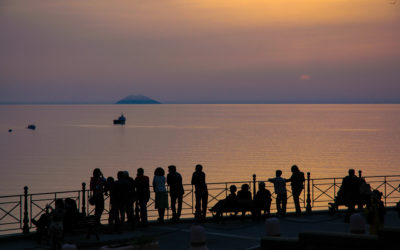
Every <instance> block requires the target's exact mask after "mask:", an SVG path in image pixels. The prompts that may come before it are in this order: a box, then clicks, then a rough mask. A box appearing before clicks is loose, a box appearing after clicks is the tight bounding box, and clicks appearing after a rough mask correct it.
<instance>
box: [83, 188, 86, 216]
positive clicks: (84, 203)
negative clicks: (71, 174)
mask: <svg viewBox="0 0 400 250" xmlns="http://www.w3.org/2000/svg"><path fill="white" fill-rule="evenodd" d="M82 214H83V215H84V216H86V183H84V182H82Z"/></svg>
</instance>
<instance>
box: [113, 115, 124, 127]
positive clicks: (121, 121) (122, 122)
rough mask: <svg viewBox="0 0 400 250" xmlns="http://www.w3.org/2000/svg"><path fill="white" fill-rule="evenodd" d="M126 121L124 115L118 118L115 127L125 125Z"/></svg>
mask: <svg viewBox="0 0 400 250" xmlns="http://www.w3.org/2000/svg"><path fill="white" fill-rule="evenodd" d="M125 121H126V118H125V116H124V114H121V116H120V117H118V119H116V120H114V125H115V124H119V125H125Z"/></svg>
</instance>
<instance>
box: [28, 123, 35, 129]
mask: <svg viewBox="0 0 400 250" xmlns="http://www.w3.org/2000/svg"><path fill="white" fill-rule="evenodd" d="M26 128H27V129H32V130H35V129H36V125H35V124H29V125H28V127H26Z"/></svg>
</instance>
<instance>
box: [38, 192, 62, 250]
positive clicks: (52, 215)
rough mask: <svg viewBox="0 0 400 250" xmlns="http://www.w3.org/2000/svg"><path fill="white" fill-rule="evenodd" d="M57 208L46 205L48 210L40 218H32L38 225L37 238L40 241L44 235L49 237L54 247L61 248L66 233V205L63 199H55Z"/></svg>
mask: <svg viewBox="0 0 400 250" xmlns="http://www.w3.org/2000/svg"><path fill="white" fill-rule="evenodd" d="M54 204H55V208H54V209H53V208H52V207H51V206H50V205H47V206H46V212H45V213H44V214H42V215H41V216H40V218H39V220H37V221H36V220H35V219H32V223H33V224H34V225H35V226H36V227H37V240H38V242H39V243H40V241H41V239H42V237H46V238H47V237H49V238H48V239H50V240H51V245H52V249H61V240H62V238H63V234H64V223H63V222H64V217H65V206H64V201H63V200H62V199H57V200H55V203H54Z"/></svg>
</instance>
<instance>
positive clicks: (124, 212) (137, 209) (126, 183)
mask: <svg viewBox="0 0 400 250" xmlns="http://www.w3.org/2000/svg"><path fill="white" fill-rule="evenodd" d="M202 169H203V167H202V165H200V164H198V165H196V170H195V172H194V173H193V177H192V185H194V187H195V189H196V191H195V196H196V218H197V219H199V220H204V219H205V217H206V212H207V203H208V190H207V184H206V175H205V173H204V172H203V171H202ZM166 184H168V187H169V196H170V201H171V210H172V218H171V220H172V221H175V222H176V221H179V219H180V217H181V213H182V202H183V195H184V192H185V191H184V188H183V184H182V176H181V175H180V174H179V173H178V172H177V171H176V166H174V165H170V166H168V174H167V177H166V178H165V171H164V169H163V168H161V167H158V168H156V169H155V171H154V177H153V182H152V187H153V191H154V193H155V208H156V209H157V211H158V220H157V221H158V222H159V223H163V222H164V215H165V209H168V207H169V202H168V192H167V189H166ZM104 195H109V196H110V212H109V219H108V222H109V225H111V226H114V229H115V230H116V231H119V230H120V226H121V224H122V223H124V222H125V218H126V222H127V223H130V224H131V225H132V227H134V225H135V224H136V223H137V222H138V223H139V225H142V226H146V225H147V224H148V218H147V203H148V202H149V200H150V180H149V177H148V176H146V175H144V170H143V168H139V169H137V176H136V178H132V177H130V176H129V172H128V171H119V172H118V173H117V179H116V180H115V179H114V178H113V177H111V176H110V177H108V178H107V179H106V178H105V177H104V176H103V174H102V172H101V170H100V169H98V168H96V169H94V171H93V176H92V177H91V179H90V199H89V202H90V204H91V205H93V206H95V217H96V219H97V222H98V224H100V218H101V215H102V214H103V211H104ZM135 204H136V206H135Z"/></svg>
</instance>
